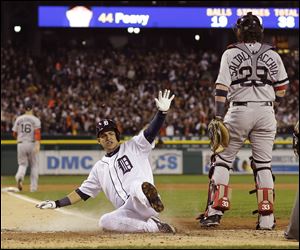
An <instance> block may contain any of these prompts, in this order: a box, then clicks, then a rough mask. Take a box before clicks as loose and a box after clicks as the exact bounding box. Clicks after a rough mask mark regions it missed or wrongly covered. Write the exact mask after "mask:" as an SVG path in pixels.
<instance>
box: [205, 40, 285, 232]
mask: <svg viewBox="0 0 300 250" xmlns="http://www.w3.org/2000/svg"><path fill="white" fill-rule="evenodd" d="M288 82H289V81H288V78H287V73H286V71H285V68H284V65H283V63H282V60H281V58H280V56H279V55H278V54H277V53H276V52H275V51H274V50H272V47H271V46H270V45H267V44H261V43H259V42H255V43H237V44H235V45H232V46H230V47H229V48H228V49H227V50H226V51H225V52H224V54H223V56H222V59H221V65H220V71H219V75H218V78H217V80H216V83H217V84H222V85H225V86H227V87H228V88H229V89H228V95H227V100H228V102H229V109H228V111H227V113H226V115H225V117H224V124H225V125H226V127H227V128H228V129H229V133H230V142H229V145H228V147H227V148H226V149H225V150H224V151H223V152H221V153H219V154H217V155H216V157H215V162H214V163H215V168H214V172H213V174H212V178H211V179H212V181H213V182H214V183H215V185H218V184H221V185H225V186H226V187H227V185H228V183H229V171H228V170H229V169H232V163H233V161H234V159H235V157H236V155H237V153H238V151H239V150H240V149H241V147H242V146H243V144H244V141H245V140H246V139H249V140H250V142H251V145H252V156H253V159H252V167H253V170H254V174H255V180H256V189H257V195H258V203H259V206H262V208H261V211H262V210H264V209H265V210H267V211H266V213H264V212H262V213H261V212H260V209H259V210H258V211H259V214H260V216H259V222H258V227H259V228H261V229H272V228H273V227H274V225H275V224H274V223H275V219H274V215H273V189H274V183H273V178H272V172H271V171H270V170H271V160H272V148H273V142H274V139H275V134H276V124H277V123H276V120H275V114H274V109H273V102H274V101H275V91H277V90H280V89H281V88H283V89H284V88H286V85H287V84H288ZM259 189H261V191H258V190H259ZM260 192H261V193H260ZM265 200H267V204H265ZM260 202H261V203H262V204H260ZM215 214H218V215H222V214H223V212H222V211H220V210H216V209H214V208H212V206H211V205H210V206H208V216H212V215H215ZM262 215H263V216H262Z"/></svg>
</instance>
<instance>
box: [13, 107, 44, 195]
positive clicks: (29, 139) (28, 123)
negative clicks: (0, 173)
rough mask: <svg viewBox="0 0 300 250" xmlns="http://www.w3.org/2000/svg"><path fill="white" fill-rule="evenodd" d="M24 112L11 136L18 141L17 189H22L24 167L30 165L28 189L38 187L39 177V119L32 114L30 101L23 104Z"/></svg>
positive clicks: (15, 124) (32, 190)
mask: <svg viewBox="0 0 300 250" xmlns="http://www.w3.org/2000/svg"><path fill="white" fill-rule="evenodd" d="M24 108H25V114H23V115H21V116H19V117H17V119H16V121H15V123H14V126H13V128H12V130H13V136H14V137H15V138H16V139H17V143H18V165H19V168H18V171H17V174H16V176H15V178H16V181H17V185H18V189H19V190H20V191H22V189H23V180H24V176H25V174H26V169H27V167H28V165H30V167H31V168H30V191H31V192H35V191H37V188H38V178H39V169H38V168H39V151H40V140H41V121H40V119H39V118H37V117H36V116H34V115H33V111H32V108H33V105H32V102H31V101H26V102H25V104H24Z"/></svg>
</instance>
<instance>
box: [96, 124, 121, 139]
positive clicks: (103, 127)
mask: <svg viewBox="0 0 300 250" xmlns="http://www.w3.org/2000/svg"><path fill="white" fill-rule="evenodd" d="M107 131H114V132H115V133H116V138H117V140H118V141H120V131H119V130H118V128H117V124H116V123H115V122H114V121H113V120H110V119H104V120H101V121H100V122H98V123H97V125H96V136H97V138H99V136H100V134H102V133H104V132H107Z"/></svg>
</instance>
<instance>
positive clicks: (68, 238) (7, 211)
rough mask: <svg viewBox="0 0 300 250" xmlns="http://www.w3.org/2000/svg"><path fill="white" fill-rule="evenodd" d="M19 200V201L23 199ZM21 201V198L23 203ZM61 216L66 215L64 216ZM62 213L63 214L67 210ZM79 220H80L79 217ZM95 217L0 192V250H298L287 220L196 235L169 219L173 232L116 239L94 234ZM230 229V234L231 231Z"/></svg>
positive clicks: (234, 224)
mask: <svg viewBox="0 0 300 250" xmlns="http://www.w3.org/2000/svg"><path fill="white" fill-rule="evenodd" d="M22 197H24V196H22ZM25 199H26V197H25ZM64 211H65V210H64ZM66 211H67V210H66ZM80 216H81V217H80ZM98 217H99V216H95V215H88V214H82V213H81V214H78V215H77V214H68V213H67V212H65V213H62V212H59V211H57V210H39V209H35V208H34V202H33V201H32V200H23V199H20V197H16V196H13V195H10V194H9V193H5V192H1V247H2V248H28V249H30V248H164V247H165V248H170V247H173V248H189V247H197V248H207V247H211V248H214V247H216V246H219V247H224V248H226V247H228V246H230V247H241V248H248V247H250V248H259V247H262V246H263V247H266V248H281V247H282V248H299V243H298V242H295V241H287V240H285V239H284V237H283V230H284V229H285V227H286V226H287V224H288V221H286V220H278V223H277V229H276V230H274V231H256V230H253V219H251V221H250V220H247V219H238V220H235V221H232V219H226V217H224V219H223V220H222V225H221V226H220V227H219V228H218V229H209V230H207V229H201V228H199V227H198V225H197V222H196V221H195V220H194V218H185V219H181V220H179V219H175V218H174V219H172V224H173V225H175V226H176V228H177V230H178V232H177V233H176V234H175V235H166V234H138V235H137V234H118V233H108V232H103V231H101V230H100V229H98V228H97V223H98ZM233 228H234V230H233Z"/></svg>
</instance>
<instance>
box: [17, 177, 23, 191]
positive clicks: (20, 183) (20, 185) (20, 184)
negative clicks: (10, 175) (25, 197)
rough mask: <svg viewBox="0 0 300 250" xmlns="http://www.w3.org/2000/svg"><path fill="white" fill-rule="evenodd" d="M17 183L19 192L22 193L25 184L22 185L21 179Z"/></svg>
mask: <svg viewBox="0 0 300 250" xmlns="http://www.w3.org/2000/svg"><path fill="white" fill-rule="evenodd" d="M17 183H18V189H19V191H22V190H23V183H22V180H21V179H19V180H18V182H17Z"/></svg>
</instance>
